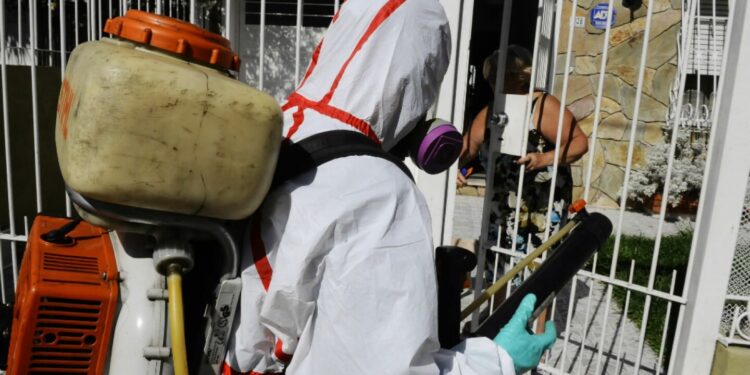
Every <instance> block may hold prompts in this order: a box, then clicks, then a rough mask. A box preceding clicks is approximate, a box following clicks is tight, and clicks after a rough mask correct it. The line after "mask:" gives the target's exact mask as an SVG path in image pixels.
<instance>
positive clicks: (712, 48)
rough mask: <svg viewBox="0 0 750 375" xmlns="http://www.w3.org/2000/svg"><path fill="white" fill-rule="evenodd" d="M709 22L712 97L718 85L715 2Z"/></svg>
mask: <svg viewBox="0 0 750 375" xmlns="http://www.w3.org/2000/svg"><path fill="white" fill-rule="evenodd" d="M711 22H712V27H711V38H710V39H709V44H708V45H709V51H711V55H710V57H711V68H712V69H713V85H714V90H713V92H714V95H715V93H716V90H717V88H718V87H717V85H718V81H717V78H718V76H719V75H718V73H717V72H716V57H715V56H716V52H717V51H716V49H717V48H716V47H717V44H716V0H713V1H711ZM724 35H726V31H725V32H724ZM719 66H721V65H719ZM715 104H716V103H713V102H712V103H711V106H713V105H715ZM711 112H713V108H712V111H711Z"/></svg>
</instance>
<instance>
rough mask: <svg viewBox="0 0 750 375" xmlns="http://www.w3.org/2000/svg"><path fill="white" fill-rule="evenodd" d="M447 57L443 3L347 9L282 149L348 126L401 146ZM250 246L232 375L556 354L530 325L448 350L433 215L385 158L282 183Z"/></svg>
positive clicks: (352, 2) (303, 92)
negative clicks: (442, 336) (441, 326)
mask: <svg viewBox="0 0 750 375" xmlns="http://www.w3.org/2000/svg"><path fill="white" fill-rule="evenodd" d="M449 55H450V31H449V28H448V21H447V19H446V16H445V14H444V11H443V9H442V7H441V5H440V4H439V2H438V0H349V1H347V2H345V3H344V4H343V5H342V6H341V8H340V11H339V13H338V14H337V15H336V16H335V17H334V20H333V22H332V24H331V26H330V28H329V29H328V31H327V32H326V34H325V35H324V38H323V40H322V41H321V42H320V44H319V45H318V47H317V48H316V50H315V52H314V54H313V57H312V61H311V63H310V66H309V68H308V70H307V73H306V74H305V76H304V79H303V80H302V82H301V83H300V85H299V87H298V88H297V90H296V91H295V92H294V93H293V94H292V95H291V96H290V97H289V100H288V102H287V103H286V104H285V105H284V106H283V109H284V136H285V138H286V141H285V142H292V143H293V142H299V141H301V140H303V139H305V138H308V137H310V136H313V135H316V134H320V133H322V132H327V131H331V130H345V131H351V132H359V133H361V134H364V135H365V136H367V137H368V138H369V139H370V140H371V141H372V142H373V143H374V144H377V145H380V146H381V147H382V148H383V149H385V150H390V149H391V148H393V147H394V146H395V145H396V144H397V143H398V142H399V141H400V140H401V139H403V138H404V137H405V136H406V135H407V133H409V132H410V131H412V130H413V128H414V127H415V126H416V124H417V122H418V120H419V119H420V118H422V117H423V116H424V114H425V113H426V112H427V110H428V108H429V107H430V106H431V105H432V104H433V102H434V101H435V99H436V96H437V93H438V89H439V86H440V83H441V81H442V79H443V75H444V74H445V71H446V69H447V66H448V61H449ZM245 239H246V242H247V246H245V249H244V250H243V252H244V253H243V256H244V258H245V261H244V262H243V263H244V264H243V271H242V283H243V284H242V285H243V289H242V296H241V301H240V312H239V314H238V316H239V319H238V322H237V323H236V324H235V333H234V335H233V337H232V338H231V343H230V349H229V352H228V354H227V358H226V363H225V365H224V370H223V371H224V372H223V373H224V374H275V373H281V371H283V370H284V369H286V374H289V375H294V374H314V375H315V374H348V375H350V374H464V375H471V374H503V375H508V374H514V373H515V371H514V362H515V361H517V358H521V357H523V356H527V357H529V358H531V362H534V361H536V362H538V359H539V356H540V355H541V352H542V351H543V350H544V349H545V348H546V347H548V346H549V337H547V338H545V340H543V341H542V340H541V339H540V338H539V337H538V336H531V335H529V334H528V333H526V332H525V329H523V326H524V325H525V319H524V318H526V319H527V318H528V316H520V315H519V317H518V319H517V320H518V322H519V324H520V327H521V328H520V331H521V333H518V332H515V331H518V330H519V329H516V330H510V329H508V330H505V329H504V331H505V332H506V334H505V338H502V337H500V335H499V336H498V338H496V341H497V343H496V342H493V341H492V340H490V339H487V338H472V339H469V340H466V341H464V342H462V343H461V344H459V345H458V346H457V347H456V348H455V349H454V350H445V349H441V348H440V345H439V343H438V339H437V326H438V325H437V297H436V295H437V291H436V276H435V265H434V255H433V245H432V238H431V224H430V218H429V212H428V209H427V205H426V203H425V200H424V197H423V196H422V194H421V193H420V192H419V191H418V189H417V187H416V186H415V184H414V182H413V181H412V180H411V179H410V178H409V176H407V175H406V174H405V173H404V172H403V171H402V170H401V169H399V167H398V166H396V165H395V164H394V163H392V162H390V161H388V160H385V159H383V158H378V157H372V156H347V157H342V158H337V159H334V160H332V161H329V162H326V163H324V164H322V165H319V166H318V167H317V168H316V169H314V170H311V171H308V172H306V173H304V174H302V175H300V176H298V177H295V178H292V179H290V180H287V181H286V182H284V183H282V184H280V185H278V186H276V187H275V188H273V189H272V190H271V192H270V193H269V195H268V197H267V198H266V201H265V203H264V204H263V206H262V208H261V210H260V211H259V213H257V214H256V215H255V217H254V218H253V219H252V220H251V224H250V225H249V228H248V230H247V233H246V237H245ZM526 305H528V303H526ZM528 307H529V306H527V309H526V310H528ZM531 308H532V309H533V301H531ZM530 313H531V311H530V310H529V311H528V314H530ZM524 314H526V313H524ZM528 314H526V315H528ZM551 331H552V332H548V333H547V334H548V336H549V335H550V334H551V339H552V341H554V336H555V334H554V332H553V331H554V328H552V330H551ZM523 335H526V336H529V337H526V338H524V339H519V340H516V338H518V337H522V336H523ZM526 339H529V340H537V341H534V343H535V344H534V345H531V344H529V343H528V342H530V341H528V340H526ZM525 340H526V341H525ZM503 342H506V344H503ZM507 342H513V343H514V344H513V345H508V344H507ZM501 346H503V347H501ZM514 353H520V354H514ZM514 356H515V357H514ZM527 362H528V360H527ZM533 365H535V363H531V364H530V366H533ZM526 367H528V366H526ZM525 369H526V368H520V370H525Z"/></svg>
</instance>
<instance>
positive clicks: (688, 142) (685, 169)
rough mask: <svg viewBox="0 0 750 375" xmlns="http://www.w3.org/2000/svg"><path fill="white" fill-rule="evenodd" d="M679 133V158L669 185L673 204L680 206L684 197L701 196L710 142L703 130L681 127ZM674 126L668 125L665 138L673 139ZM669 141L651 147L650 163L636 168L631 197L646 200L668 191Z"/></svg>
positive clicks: (676, 149) (677, 149)
mask: <svg viewBox="0 0 750 375" xmlns="http://www.w3.org/2000/svg"><path fill="white" fill-rule="evenodd" d="M677 129H678V133H677V139H676V141H675V142H676V143H677V145H676V146H675V157H674V162H673V164H672V176H671V181H670V186H669V201H668V202H669V204H670V205H671V206H672V207H677V206H678V205H679V204H680V202H681V201H682V199H683V198H684V197H686V196H688V197H695V198H697V197H698V194H699V193H700V189H701V184H702V182H703V171H704V169H705V166H706V144H705V139H704V137H703V134H702V133H694V132H693V131H691V130H684V129H680V128H679V127H678V128H677ZM671 137H672V135H671V129H670V128H666V127H665V139H671ZM668 154H669V144H662V145H656V146H653V147H651V149H649V151H648V154H647V156H646V165H645V166H644V167H643V168H642V169H637V170H633V173H632V175H631V177H630V181H629V183H628V197H629V198H630V199H634V200H636V201H638V202H646V201H648V200H649V199H650V198H651V197H653V196H654V195H655V194H657V193H662V192H663V191H664V181H665V178H666V176H667V162H668V160H669V159H668V157H669V155H668Z"/></svg>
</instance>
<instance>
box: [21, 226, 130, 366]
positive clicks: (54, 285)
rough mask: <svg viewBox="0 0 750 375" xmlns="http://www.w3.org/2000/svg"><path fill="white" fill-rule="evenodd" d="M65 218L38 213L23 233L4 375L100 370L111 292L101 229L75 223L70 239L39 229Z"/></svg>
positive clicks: (110, 320) (111, 261) (110, 258)
mask: <svg viewBox="0 0 750 375" xmlns="http://www.w3.org/2000/svg"><path fill="white" fill-rule="evenodd" d="M69 222H70V219H62V218H54V217H49V216H43V215H39V216H37V217H36V219H35V220H34V225H33V226H32V228H31V233H29V238H28V245H27V247H26V252H25V253H24V256H23V261H22V263H21V270H20V273H19V277H18V286H17V290H16V302H15V307H14V310H13V330H12V333H11V343H10V351H9V354H8V372H7V373H8V374H13V375H15V374H42V373H44V374H49V373H55V374H91V375H94V374H101V373H103V372H104V366H105V363H106V361H107V356H108V351H109V346H110V337H111V335H112V328H113V325H114V319H115V309H116V307H117V298H118V293H119V285H118V274H117V264H116V260H115V254H114V250H113V248H112V243H111V242H110V239H109V234H108V232H107V231H106V230H105V229H104V228H100V227H96V226H93V225H91V224H88V223H86V222H83V221H82V222H81V223H80V224H78V225H77V226H76V227H75V229H73V230H72V231H71V232H70V233H68V237H70V238H72V239H73V243H72V244H67V245H59V244H54V243H50V242H47V241H45V240H43V239H42V237H41V236H42V235H43V234H44V233H47V232H49V231H52V230H55V229H58V228H60V227H62V226H63V225H65V224H67V223H69Z"/></svg>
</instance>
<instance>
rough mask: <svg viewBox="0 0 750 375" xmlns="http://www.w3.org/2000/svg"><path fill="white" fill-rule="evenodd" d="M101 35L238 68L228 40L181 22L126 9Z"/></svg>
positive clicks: (109, 22) (187, 57) (107, 24)
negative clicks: (112, 36)
mask: <svg viewBox="0 0 750 375" xmlns="http://www.w3.org/2000/svg"><path fill="white" fill-rule="evenodd" d="M104 32H105V33H109V34H112V35H116V36H118V37H120V38H122V39H127V40H131V41H133V42H137V43H142V44H146V45H149V46H151V47H154V48H158V49H160V50H164V51H167V52H171V53H175V54H177V55H180V56H184V57H185V59H187V60H193V61H197V62H200V63H203V64H207V65H209V66H214V67H217V68H220V69H230V70H235V71H238V70H239V68H240V58H239V56H237V54H235V53H234V52H233V51H232V48H231V46H230V44H229V40H227V39H226V38H224V37H222V36H221V35H218V34H214V33H211V32H208V31H206V30H204V29H202V28H200V27H198V26H195V25H193V24H191V23H188V22H185V21H182V20H178V19H174V18H170V17H166V16H160V15H158V14H153V13H148V12H144V11H140V10H129V11H128V12H127V13H125V16H122V17H115V18H110V19H108V20H107V23H106V24H105V25H104Z"/></svg>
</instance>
